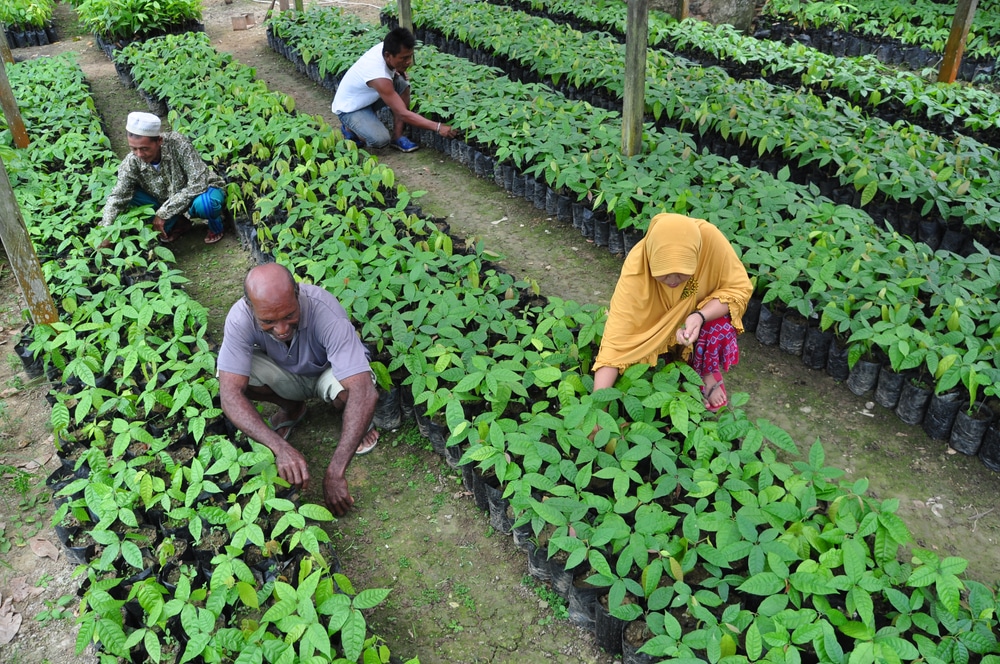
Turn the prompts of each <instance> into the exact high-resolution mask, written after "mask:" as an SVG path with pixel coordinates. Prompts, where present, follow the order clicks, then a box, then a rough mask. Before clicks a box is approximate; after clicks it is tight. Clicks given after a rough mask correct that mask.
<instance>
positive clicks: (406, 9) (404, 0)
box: [399, 0, 413, 32]
mask: <svg viewBox="0 0 1000 664" xmlns="http://www.w3.org/2000/svg"><path fill="white" fill-rule="evenodd" d="M399 24H400V25H401V26H403V27H404V28H406V29H407V30H409V31H410V32H413V10H412V9H411V8H410V0H399Z"/></svg>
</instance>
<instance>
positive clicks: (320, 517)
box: [299, 503, 334, 521]
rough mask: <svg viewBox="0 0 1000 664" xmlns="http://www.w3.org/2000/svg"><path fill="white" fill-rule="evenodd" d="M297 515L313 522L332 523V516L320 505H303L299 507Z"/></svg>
mask: <svg viewBox="0 0 1000 664" xmlns="http://www.w3.org/2000/svg"><path fill="white" fill-rule="evenodd" d="M299 514H301V515H302V516H304V517H306V518H307V519H312V520H313V521H333V520H334V519H333V514H332V513H331V512H330V510H328V509H327V508H325V507H323V506H322V505H315V504H313V503H304V504H302V505H300V506H299Z"/></svg>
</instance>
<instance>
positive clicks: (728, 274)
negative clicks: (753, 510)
mask: <svg viewBox="0 0 1000 664" xmlns="http://www.w3.org/2000/svg"><path fill="white" fill-rule="evenodd" d="M752 292H753V287H752V286H751V284H750V278H749V277H748V276H747V271H746V268H744V267H743V264H742V263H741V262H740V259H739V257H738V256H737V255H736V252H735V251H734V250H733V247H732V245H731V244H729V240H727V239H726V237H725V236H724V235H723V234H722V232H721V231H719V229H718V228H716V227H715V226H713V225H712V224H710V223H708V222H707V221H705V220H703V219H691V218H690V217H685V216H682V215H679V214H658V215H656V216H655V217H653V219H652V220H651V221H650V222H649V229H648V230H647V231H646V236H645V237H644V238H643V239H642V240H640V241H639V243H638V244H636V245H635V247H633V249H632V251H630V252H629V254H628V256H627V257H626V258H625V264H624V265H623V266H622V271H621V276H620V277H619V279H618V285H617V286H616V287H615V293H614V295H613V296H612V297H611V309H610V311H609V312H608V320H607V323H606V324H605V327H604V338H603V340H602V341H601V350H600V352H599V353H598V355H597V360H596V361H595V362H594V389H595V390H599V389H601V388H603V387H611V386H612V385H614V382H615V380H616V379H617V378H618V374H619V372H621V371H622V370H624V369H626V368H627V367H629V366H631V365H633V364H637V363H639V362H642V363H644V364H649V365H650V366H655V365H656V360H657V357H659V356H660V355H661V354H663V353H666V352H667V351H669V350H670V349H671V348H673V347H683V348H682V349H681V351H682V352H681V358H682V359H684V360H687V361H688V362H690V363H691V365H692V367H693V368H694V369H695V371H697V372H698V375H699V376H701V377H702V380H703V381H704V383H705V384H704V386H703V387H702V395H703V397H704V399H705V407H706V408H707V409H709V410H710V411H712V412H716V411H718V410H719V409H720V408H722V407H723V406H726V405H727V404H728V403H729V399H728V396H727V394H726V386H725V384H724V383H723V379H722V373H721V372H720V368H721V369H723V370H726V371H728V370H729V368H730V367H731V366H733V365H735V364H736V363H737V362H739V347H738V346H737V345H736V335H737V334H740V333H742V332H743V313H744V312H745V311H746V308H747V301H748V300H749V299H750V295H751V293H752ZM692 351H694V352H693V353H692Z"/></svg>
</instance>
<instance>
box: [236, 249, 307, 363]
mask: <svg viewBox="0 0 1000 664" xmlns="http://www.w3.org/2000/svg"><path fill="white" fill-rule="evenodd" d="M243 296H244V298H245V299H246V302H247V304H248V305H250V311H251V312H252V313H253V316H254V319H256V321H257V324H258V325H259V326H260V328H261V330H263V331H264V332H266V333H268V334H270V335H271V336H272V337H274V338H275V339H277V340H278V341H282V342H286V343H287V342H289V341H291V338H292V337H293V336H294V334H295V331H296V330H297V329H298V324H299V285H298V284H297V283H296V282H295V278H294V277H292V273H291V272H289V271H288V269H287V268H285V266H283V265H278V264H277V263H266V264H264V265H258V266H257V267H255V268H253V269H252V270H250V271H249V272H247V276H246V279H244V280H243Z"/></svg>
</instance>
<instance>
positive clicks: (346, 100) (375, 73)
mask: <svg viewBox="0 0 1000 664" xmlns="http://www.w3.org/2000/svg"><path fill="white" fill-rule="evenodd" d="M382 48H383V47H382V42H379V43H378V44H376V45H375V46H372V47H371V48H370V49H368V51H367V52H366V53H365V54H364V55H362V56H361V57H360V58H358V61H357V62H355V63H354V64H353V65H351V68H350V69H348V70H347V73H346V74H344V77H343V78H342V79H341V80H340V85H338V86H337V94H335V95H334V96H333V104H332V106H331V108H332V109H333V112H334V114H337V113H352V112H354V111H357V110H360V109H362V108H365V107H367V106H371V105H372V104H374V103H375V102H376V101H377V100H378V98H379V96H378V92H377V91H376V90H375V88H372V87H369V86H368V82H369V81H374V80H375V79H377V78H387V79H389V81H392V77H393V74H394V72H393V70H392V69H389V65H387V64H386V63H385V58H384V57H382Z"/></svg>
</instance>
